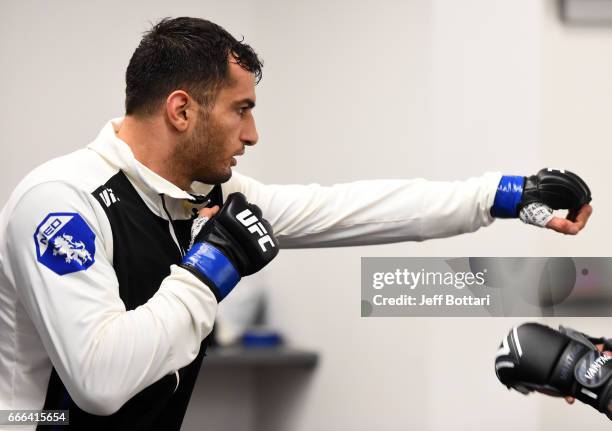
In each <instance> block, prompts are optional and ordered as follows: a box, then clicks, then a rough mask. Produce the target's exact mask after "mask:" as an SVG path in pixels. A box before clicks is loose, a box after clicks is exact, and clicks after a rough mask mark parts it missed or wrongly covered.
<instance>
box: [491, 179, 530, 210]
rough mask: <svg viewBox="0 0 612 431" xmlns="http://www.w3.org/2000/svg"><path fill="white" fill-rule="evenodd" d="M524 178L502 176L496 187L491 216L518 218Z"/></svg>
mask: <svg viewBox="0 0 612 431" xmlns="http://www.w3.org/2000/svg"><path fill="white" fill-rule="evenodd" d="M524 184H525V177H519V176H516V175H504V176H503V177H502V178H501V180H500V181H499V185H498V186H497V193H495V201H494V202H493V206H492V207H491V215H492V216H493V217H499V218H516V217H518V206H519V203H521V197H522V196H523V185H524Z"/></svg>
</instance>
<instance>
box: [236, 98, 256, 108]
mask: <svg viewBox="0 0 612 431" xmlns="http://www.w3.org/2000/svg"><path fill="white" fill-rule="evenodd" d="M234 104H235V105H244V104H246V105H247V107H248V108H249V109H253V108H254V107H255V101H254V100H253V99H251V98H250V97H246V98H244V99H241V100H238V101H237V102H235V103H234Z"/></svg>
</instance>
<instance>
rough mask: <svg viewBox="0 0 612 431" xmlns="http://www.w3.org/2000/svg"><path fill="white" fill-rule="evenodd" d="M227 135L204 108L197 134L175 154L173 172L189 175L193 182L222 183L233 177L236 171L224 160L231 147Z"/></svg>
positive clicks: (196, 128) (189, 137)
mask: <svg viewBox="0 0 612 431" xmlns="http://www.w3.org/2000/svg"><path fill="white" fill-rule="evenodd" d="M227 140H228V137H227V133H226V132H225V130H223V128H222V127H221V126H220V125H219V124H218V123H217V122H216V121H215V120H214V119H213V118H212V117H211V116H210V114H209V113H207V112H205V111H203V110H202V109H200V111H199V113H198V122H197V124H196V126H195V128H194V130H193V133H192V134H191V135H190V136H188V137H187V138H186V139H185V140H184V141H183V142H182V143H180V144H179V145H178V146H177V148H176V152H175V154H174V157H173V159H174V163H173V169H178V172H186V173H188V174H189V178H190V179H191V181H192V182H193V181H199V182H202V183H205V184H220V183H224V182H226V181H228V180H229V179H230V178H231V177H232V170H231V168H230V167H229V166H228V165H227V163H226V162H227V161H226V160H224V159H223V157H224V151H225V149H226V148H227V147H228V144H227V142H226V141H227Z"/></svg>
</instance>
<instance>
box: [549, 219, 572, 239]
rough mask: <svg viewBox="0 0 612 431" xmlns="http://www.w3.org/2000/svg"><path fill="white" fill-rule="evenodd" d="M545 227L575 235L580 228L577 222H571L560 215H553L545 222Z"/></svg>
mask: <svg viewBox="0 0 612 431" xmlns="http://www.w3.org/2000/svg"><path fill="white" fill-rule="evenodd" d="M546 227H547V228H548V229H552V230H554V231H555V232H559V233H564V234H566V235H576V234H577V233H578V232H580V229H581V228H580V227H579V225H578V223H577V222H572V221H569V220H568V219H564V218H560V217H553V218H552V219H550V221H549V222H548V223H546Z"/></svg>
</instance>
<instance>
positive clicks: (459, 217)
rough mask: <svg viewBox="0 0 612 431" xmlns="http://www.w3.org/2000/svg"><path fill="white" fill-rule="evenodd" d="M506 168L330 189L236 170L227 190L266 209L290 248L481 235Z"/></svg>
mask: <svg viewBox="0 0 612 431" xmlns="http://www.w3.org/2000/svg"><path fill="white" fill-rule="evenodd" d="M500 179H501V174H499V173H487V174H484V175H483V176H481V177H476V178H470V179H468V180H466V181H454V182H442V181H426V180H424V179H413V180H372V181H357V182H353V183H347V184H336V185H333V186H329V187H325V186H321V185H318V184H310V185H264V184H261V183H259V182H257V181H255V180H254V179H252V178H249V177H246V176H244V175H240V174H238V173H236V172H235V173H234V175H233V176H232V179H231V180H230V181H229V182H227V183H226V184H224V185H223V195H224V196H227V195H229V194H230V193H233V192H241V193H243V194H245V195H246V197H247V199H248V200H249V201H250V202H253V203H255V204H257V205H258V206H259V207H261V209H262V212H263V216H264V217H265V218H266V219H267V220H268V221H269V222H270V223H271V225H272V227H273V229H274V233H275V235H276V236H277V238H278V240H279V242H280V244H281V246H282V247H284V248H305V247H330V246H350V245H369V244H384V243H391V242H401V241H422V240H426V239H431V238H441V237H447V236H452V235H459V234H461V233H466V232H473V231H475V230H477V229H479V228H480V227H482V226H487V225H489V224H491V223H492V222H493V220H494V219H493V217H492V216H491V214H490V212H489V210H490V208H491V207H492V205H493V201H494V199H495V193H496V190H497V186H498V184H499V181H500Z"/></svg>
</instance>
